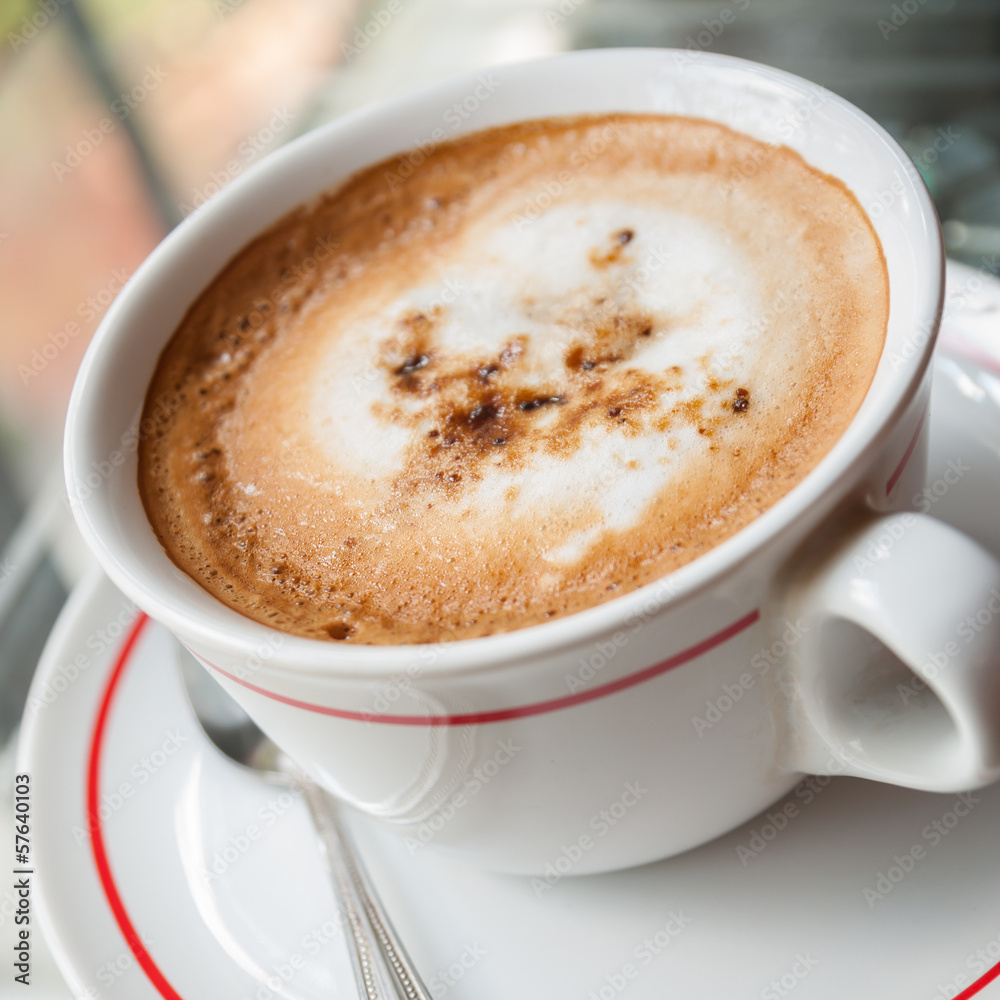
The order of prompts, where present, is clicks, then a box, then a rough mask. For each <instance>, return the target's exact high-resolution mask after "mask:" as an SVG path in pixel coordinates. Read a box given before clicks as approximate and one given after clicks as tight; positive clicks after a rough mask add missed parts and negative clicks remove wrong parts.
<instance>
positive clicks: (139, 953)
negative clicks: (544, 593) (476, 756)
mask: <svg viewBox="0 0 1000 1000" xmlns="http://www.w3.org/2000/svg"><path fill="white" fill-rule="evenodd" d="M918 433H919V431H918ZM752 614H753V615H754V616H756V617H754V619H753V620H754V621H756V620H757V617H759V613H758V612H756V611H754V612H752ZM749 617H751V616H750V615H748V616H747V618H749ZM740 621H741V622H742V621H745V619H740ZM148 623H149V618H148V617H147V616H146V615H145V614H142V613H140V615H139V618H138V619H137V620H136V623H135V625H134V626H133V628H132V631H131V632H130V633H129V634H128V636H127V637H126V639H125V642H124V643H123V645H122V648H121V652H120V653H119V654H118V659H117V660H116V661H115V666H114V668H113V669H112V671H111V675H110V677H109V678H108V683H107V685H106V687H105V689H104V695H103V697H102V699H101V706H100V708H99V709H98V713H97V721H96V722H95V724H94V731H93V736H92V737H91V742H90V752H89V755H88V766H87V813H88V819H89V827H90V839H91V845H92V847H93V854H94V863H95V865H96V866H97V873H98V876H99V877H100V881H101V888H102V889H103V890H104V895H105V897H106V898H107V900H108V905H109V906H110V907H111V912H112V913H113V914H114V917H115V920H116V921H117V923H118V926H119V928H120V929H121V932H122V934H123V935H124V936H125V941H126V944H127V945H128V947H129V950H130V951H131V952H132V955H133V956H134V957H135V960H136V961H137V962H138V963H139V966H140V967H141V968H142V970H143V972H145V973H146V976H147V977H148V978H149V981H150V982H151V983H152V984H153V986H154V987H155V988H156V989H157V991H158V992H159V994H160V996H162V997H164V998H166V1000H183V998H182V997H181V996H180V995H179V994H178V993H177V991H176V990H175V989H174V988H173V987H172V986H171V985H170V983H169V982H168V981H167V979H166V977H165V976H164V975H163V973H162V972H161V971H160V969H159V968H158V966H157V965H156V963H155V962H154V961H153V959H152V957H151V956H150V954H149V952H148V951H147V950H146V948H145V946H144V945H143V943H142V941H141V940H140V939H139V935H138V934H137V933H136V930H135V926H134V925H133V923H132V920H131V918H130V917H129V915H128V911H127V910H126V909H125V904H124V903H123V902H122V898H121V893H120V892H119V891H118V886H117V885H116V883H115V880H114V875H113V874H112V872H111V865H110V864H109V862H108V856H107V851H106V849H105V845H104V833H103V830H102V828H101V818H100V813H99V812H98V804H99V802H100V766H101V752H102V749H103V745H104V736H105V732H106V729H107V723H108V714H109V711H110V708H111V702H112V700H113V699H114V696H115V693H116V692H117V688H118V684H119V683H120V682H121V679H122V677H123V676H124V673H125V670H126V669H127V668H128V666H129V664H130V663H131V658H132V653H133V652H134V650H135V646H136V644H137V642H138V640H139V637H140V635H141V634H142V631H143V629H144V628H145V626H146V625H147V624H148ZM737 624H739V623H738V622H734V623H733V625H732V626H730V628H733V627H734V626H735V625H737ZM751 624H752V623H751ZM743 627H744V628H746V625H744V626H743ZM720 634H721V633H720ZM731 634H735V633H731ZM713 638H715V637H713ZM727 638H728V636H727ZM705 641H706V642H709V641H711V640H705ZM722 641H725V640H722ZM696 648H697V647H692V649H696ZM685 652H687V651H685ZM682 655H684V654H682V653H679V654H678V656H682ZM695 655H697V654H695ZM664 663H670V661H669V660H665V661H664ZM676 665H677V664H674V666H676ZM657 666H662V664H657ZM649 669H650V670H652V669H654V668H652V667H651V668H649ZM665 669H666V670H669V669H670V667H666V668H665ZM661 672H662V671H661ZM220 673H221V671H220ZM643 673H645V671H643ZM636 676H637V675H635V674H633V675H631V677H636ZM629 679H631V678H626V680H629ZM616 683H617V682H616ZM635 683H640V682H639V681H635ZM604 686H605V687H607V686H608V685H604ZM619 690H620V688H619ZM265 693H266V692H265ZM539 704H545V703H544V702H541V703H539ZM532 714H534V713H532ZM997 977H1000V962H998V963H997V964H996V965H994V966H993V968H992V969H990V970H989V971H988V972H985V973H984V974H983V975H982V976H980V977H979V979H977V980H976V981H975V982H974V983H973V984H972V985H971V986H969V987H967V988H966V989H964V990H963V991H962V992H961V993H959V994H958V995H957V996H956V997H955V998H954V1000H972V998H973V997H974V996H976V995H977V994H978V993H980V992H981V991H982V990H983V989H985V987H987V986H988V985H989V984H990V983H992V982H993V980H994V979H996V978H997Z"/></svg>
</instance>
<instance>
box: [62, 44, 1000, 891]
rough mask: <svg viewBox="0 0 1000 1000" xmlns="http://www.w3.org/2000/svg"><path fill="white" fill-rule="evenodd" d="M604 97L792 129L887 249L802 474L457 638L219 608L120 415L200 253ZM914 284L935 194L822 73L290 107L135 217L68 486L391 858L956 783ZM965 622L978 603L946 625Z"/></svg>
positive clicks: (972, 595) (130, 587)
mask: <svg viewBox="0 0 1000 1000" xmlns="http://www.w3.org/2000/svg"><path fill="white" fill-rule="evenodd" d="M610 111H625V112H663V113H671V114H684V115H691V116H695V117H699V118H707V119H712V120H714V121H719V122H723V123H724V124H726V125H729V126H731V127H733V128H735V129H738V130H740V131H743V132H746V133H749V134H751V135H753V136H756V137H758V138H760V139H763V140H766V141H772V142H778V143H782V144H785V145H788V146H790V147H792V148H793V149H795V150H797V151H798V152H800V153H801V154H802V155H803V156H804V157H805V159H806V160H807V161H809V162H810V163H811V164H813V165H814V166H816V167H818V168H819V169H821V170H823V171H826V172H828V173H830V174H833V175H834V176H836V177H839V178H841V179H842V180H843V181H844V182H845V183H846V184H847V185H848V187H850V188H851V189H852V190H853V191H854V193H855V194H856V196H857V197H858V199H859V200H860V202H861V204H862V205H863V206H865V207H866V209H867V210H868V211H869V214H870V215H871V217H872V221H873V223H874V225H875V228H876V230H877V231H878V235H879V238H880V239H881V241H882V246H883V248H884V251H885V256H886V260H887V263H888V270H889V283H890V299H891V307H890V316H889V325H888V335H887V341H886V347H885V351H884V354H883V357H882V359H881V361H880V363H879V366H878V370H877V372H876V374H875V378H874V381H873V383H872V386H871V389H870V391H869V393H868V395H867V397H866V399H865V401H864V403H863V405H862V407H861V409H860V411H859V412H858V414H857V416H856V417H855V419H854V421H853V422H852V423H851V425H850V427H849V428H848V429H847V431H846V432H845V433H844V435H843V436H842V437H841V438H840V440H838V441H837V443H836V444H835V445H834V447H833V448H832V450H831V451H830V452H829V454H828V455H827V456H826V457H825V458H824V459H823V460H822V462H820V464H819V465H818V466H817V467H816V469H815V470H814V471H812V472H811V473H810V474H809V475H808V476H807V477H806V478H805V479H804V480H803V481H802V482H801V483H799V485H797V486H796V487H795V488H794V489H793V490H792V491H791V492H790V493H789V494H788V495H787V496H785V497H784V498H782V499H781V500H779V501H778V502H777V503H776V504H775V505H774V506H773V507H772V508H770V509H769V510H768V511H767V512H765V513H764V514H763V515H761V516H760V517H759V518H758V519H757V520H756V521H754V522H753V523H752V524H750V525H749V526H748V527H746V528H744V529H743V530H742V531H740V532H739V533H738V534H736V535H735V536H734V537H732V538H729V539H728V540H726V541H724V542H722V543H721V544H719V545H718V546H716V547H715V548H714V549H712V550H711V551H710V552H708V553H707V554H705V555H703V556H701V557H700V558H699V559H697V560H696V561H694V562H692V563H690V564H689V565H687V566H684V567H683V568H681V569H679V570H677V571H676V572H675V573H673V574H671V575H670V576H668V577H666V578H664V579H663V580H661V581H659V582H658V583H656V584H653V585H650V586H647V587H644V588H643V589H641V590H638V591H635V592H633V593H630V594H627V595H625V596H623V597H620V598H618V599H616V600H613V601H610V602H608V603H606V604H603V605H601V606H599V607H596V608H593V609H590V610H587V611H583V612H580V613H578V614H574V615H570V616H567V617H564V618H561V619H557V620H554V621H552V622H549V623H546V624H543V625H536V626H532V627H530V628H525V629H522V630H520V631H515V632H510V633H507V634H502V635H496V636H489V637H485V638H476V639H466V640H460V641H457V642H451V643H444V644H439V645H432V646H403V647H400V646H386V647H354V646H350V645H346V644H344V645H341V644H336V643H329V642H319V641H315V640H308V639H302V638H298V637H293V636H289V635H284V634H281V633H279V632H276V631H274V630H272V629H269V628H267V627H265V626H263V625H260V624H257V623H256V622H253V621H251V620H250V619H248V618H245V617H242V616H241V615H239V614H238V613H237V612H235V611H233V610H230V609H229V608H228V607H225V606H224V605H222V604H221V603H220V602H218V601H217V600H216V599H215V598H213V597H211V596H209V595H208V594H207V593H206V592H205V591H204V590H203V589H202V588H201V587H200V586H199V585H198V584H197V583H195V582H194V580H192V579H191V578H189V577H188V576H186V575H185V574H184V573H183V572H181V571H180V570H179V569H178V568H177V567H176V566H175V565H174V564H173V563H172V562H171V561H170V559H169V558H168V557H167V555H166V554H165V552H164V551H163V549H162V548H161V547H160V545H159V543H158V541H157V539H156V537H155V535H154V534H153V532H152V530H151V529H150V526H149V524H148V522H147V520H146V516H145V514H144V512H143V508H142V504H141V502H140V498H139V494H138V489H137V485H136V446H137V442H138V440H139V438H140V435H141V434H142V433H143V428H142V426H141V425H140V424H139V415H140V412H141V406H142V402H143V397H144V394H145V391H146V386H147V384H148V382H149V380H150V377H151V376H152V373H153V369H154V366H155V364H156V360H157V357H158V356H159V354H160V351H161V350H162V348H163V346H164V345H165V343H166V341H167V340H168V338H169V337H170V335H171V334H172V333H173V331H174V330H175V329H176V327H177V325H178V324H179V323H180V321H181V319H182V318H183V316H184V314H185V312H186V311H187V309H188V307H189V305H190V304H191V303H192V302H193V301H194V300H195V298H196V297H197V296H198V295H199V293H200V292H201V291H202V290H203V289H204V288H205V287H206V285H207V284H208V283H209V282H210V281H211V280H212V278H213V276H214V275H215V274H216V273H217V272H218V271H219V270H220V269H221V268H222V266H223V265H224V264H225V263H226V262H227V261H228V260H229V259H230V258H231V257H232V256H233V255H234V254H235V253H236V252H237V251H238V250H239V249H240V248H241V247H242V246H243V245H245V244H246V243H247V242H248V241H249V240H250V239H251V238H252V237H253V236H254V235H255V234H257V233H258V232H260V231H261V230H263V229H264V228H266V227H267V226H268V225H269V224H271V223H272V222H274V221H276V220H277V219H278V218H280V217H281V216H282V215H284V214H285V213H286V212H288V211H289V210H290V209H292V208H294V207H295V206H296V205H298V204H299V203H300V202H302V201H304V200H306V199H308V198H310V197H311V196H313V195H314V194H316V193H317V192H320V191H323V190H328V189H330V188H333V187H335V186H336V185H337V184H338V182H339V181H341V180H342V179H343V178H346V177H347V176H348V175H350V174H351V173H353V172H354V171H356V170H358V169H359V168H361V167H364V166H366V165H368V164H371V163H374V162H377V161H379V160H381V159H383V158H386V157H388V156H390V155H393V154H396V153H400V152H402V151H404V150H407V149H416V150H418V151H417V152H415V153H414V161H416V160H419V158H420V157H421V155H422V154H421V153H420V152H419V149H420V147H421V146H423V147H425V148H426V145H427V144H429V143H432V142H437V141H440V140H442V139H447V138H450V137H452V136H455V135H459V134H463V133H466V132H470V131H476V130H479V129H482V128H486V127H488V126H493V125H499V124H502V123H507V122H513V121H518V120H525V119H531V118H541V117H548V116H558V115H575V114H581V113H600V112H610ZM745 169H746V171H747V172H751V171H753V170H755V169H757V165H756V164H755V163H747V164H746V165H745ZM733 180H734V182H737V183H738V180H739V178H738V177H736V178H734V179H733ZM942 289H943V255H942V247H941V239H940V231H939V226H938V222H937V218H936V216H935V213H934V209H933V207H932V205H931V202H930V200H929V198H928V195H927V192H926V190H925V189H924V187H923V185H922V183H921V182H920V180H919V178H918V177H917V175H916V172H915V170H914V169H913V167H912V165H911V164H910V162H909V160H908V159H907V157H906V155H905V154H904V153H903V152H902V151H901V150H900V148H899V147H898V146H897V145H896V144H895V143H894V142H893V141H892V139H891V138H890V137H889V136H888V135H887V134H886V133H885V132H884V131H883V130H882V129H881V128H880V127H879V126H878V125H876V124H875V123H874V122H873V121H872V120H871V119H869V118H868V117H867V116H865V115H864V114H862V113H861V112H860V111H858V110H857V109H856V108H854V107H852V106H851V105H850V104H848V103H847V102H845V101H843V100H841V99H840V98H838V97H836V96H835V95H833V94H831V93H829V92H828V91H825V90H823V89H822V88H820V87H817V86H815V85H813V84H811V83H808V82H806V81H804V80H801V79H798V78H797V77H794V76H790V75H788V74H786V73H782V72H779V71H777V70H774V69H770V68H767V67H764V66H759V65H755V64H753V63H749V62H745V61H743V60H739V59H732V58H727V57H722V56H714V55H709V54H698V53H691V52H680V51H664V50H645V49H644V50H623V51H614V50H604V51H596V52H580V53H574V54H571V55H566V56H561V57H558V58H554V59H547V60H543V61H539V62H533V63H525V64H520V65H513V66H504V67H501V68H496V69H490V70H486V71H483V72H482V73H480V74H473V75H467V76H462V77H457V78H455V79H451V80H448V81H446V82H444V83H441V84H437V85H435V86H432V87H430V88H427V89H425V90H422V91H420V92H418V93H415V94H412V95H409V96H407V97H403V98H400V99H398V100H394V101H391V102H389V103H386V104H382V105H379V106H376V107H373V108H368V109H364V110H362V111H360V112H357V113H355V114H352V115H348V116H347V117H345V118H342V119H341V120H339V121H337V122H334V123H332V124H330V125H328V126H325V127H323V128H320V129H317V130H316V131H314V132H311V133H309V134H308V135H306V136H304V137H302V138H300V139H298V140H296V141H295V142H292V143H291V144H289V145H288V146H286V147H285V148H283V149H282V150H280V151H279V152H277V153H275V154H274V155H272V156H270V157H268V158H267V160H266V161H264V162H262V163H261V164H260V165H259V166H257V167H255V168H254V169H253V170H250V171H248V172H247V173H246V174H244V175H243V176H242V177H240V178H239V179H237V180H236V181H234V182H233V183H232V184H231V185H230V186H229V187H227V188H226V189H225V190H224V191H223V192H221V193H220V194H219V195H218V196H217V197H215V198H213V199H212V200H211V201H210V202H209V203H208V204H207V205H206V206H205V207H204V208H203V209H201V210H199V211H198V212H196V213H195V214H194V215H193V216H192V217H190V218H189V219H187V220H186V221H185V222H184V223H183V224H182V225H181V226H179V227H178V228H177V229H176V230H175V231H174V232H172V233H171V234H170V235H169V236H168V237H167V238H166V239H165V240H164V241H163V243H162V244H161V245H160V246H159V247H158V248H157V249H156V250H155V251H154V252H153V254H151V255H150V257H149V259H148V260H147V261H146V262H145V263H144V264H143V266H142V267H141V268H140V269H139V271H138V272H137V273H136V274H135V276H134V277H133V278H132V280H131V281H130V282H129V283H128V286H127V287H126V288H125V290H124V291H123V292H122V294H121V295H120V296H119V297H118V299H117V300H116V301H115V303H114V305H113V306H112V307H111V309H110V310H109V312H108V314H107V316H106V318H105V320H104V323H103V325H102V326H101V328H100V330H99V331H98V333H97V335H96V337H95V338H94V342H93V343H92V345H91V347H90V350H89V352H88V354H87V357H86V359H85V361H84V363H83V366H82V368H81V371H80V375H79V378H78V381H77V384H76V388H75V391H74V394H73V399H72V403H71V406H70V413H69V420H68V426H67V435H66V474H67V480H68V488H69V495H70V498H71V503H72V506H73V509H74V511H75V513H76V516H77V520H78V523H79V525H80V528H81V529H82V531H83V533H84V535H85V537H86V539H87V541H88V542H89V544H90V546H91V547H92V548H93V550H94V552H95V553H96V555H97V557H98V558H99V559H100V561H101V563H102V565H103V566H104V568H105V569H106V571H107V572H108V574H109V575H110V576H111V578H112V579H113V580H114V582H115V583H116V584H117V585H118V586H119V587H120V588H121V589H122V590H123V591H124V592H125V593H126V594H127V595H128V596H129V597H131V598H132V599H133V600H134V601H135V602H136V603H137V604H138V605H139V606H140V607H141V608H143V609H144V610H145V611H147V612H148V613H149V614H150V615H151V616H152V617H153V618H154V619H156V620H157V621H159V622H162V623H163V624H165V625H166V626H167V628H169V629H170V630H172V631H173V632H174V633H175V634H176V635H177V636H178V638H179V639H180V640H181V641H182V642H183V643H184V644H185V645H187V646H188V648H190V649H191V650H192V651H193V652H194V653H195V654H196V655H197V656H198V657H199V658H200V659H201V660H202V661H203V662H204V663H205V664H207V665H209V668H210V669H211V671H212V672H213V673H214V674H215V676H216V677H217V678H219V679H220V681H221V683H222V684H223V686H224V687H225V688H226V689H227V690H228V691H229V692H230V693H231V694H232V695H233V696H234V697H235V698H236V699H237V700H238V701H239V702H240V703H241V704H242V705H243V706H244V707H245V708H246V710H247V711H248V712H249V713H250V714H251V715H252V716H253V717H254V718H255V719H256V720H257V721H258V722H259V724H260V725H261V726H262V728H263V729H265V730H266V731H267V732H268V733H269V734H270V735H271V736H272V737H273V738H274V739H275V740H276V741H277V742H278V743H279V744H280V745H281V746H283V747H284V748H285V749H286V750H288V751H289V753H290V754H291V755H292V756H294V757H295V758H296V759H297V760H298V761H299V762H300V763H301V764H302V765H303V766H304V767H305V768H306V769H307V770H308V771H309V772H310V773H311V774H312V775H313V776H314V777H315V778H316V779H318V780H319V781H320V782H322V783H323V784H324V785H326V786H327V787H328V788H329V789H330V790H331V791H333V792H334V793H336V794H337V795H338V796H340V797H341V798H342V799H343V800H344V801H345V802H348V803H350V804H351V805H353V806H355V807H356V808H357V809H359V810H361V811H362V812H363V813H366V814H369V815H371V816H376V817H380V818H382V819H383V820H384V821H386V822H387V823H390V824H392V825H394V826H395V827H396V828H398V830H399V831H400V832H401V833H402V834H403V835H404V836H405V837H406V838H407V844H408V845H409V847H410V849H411V850H412V851H414V852H416V851H418V850H423V849H425V848H440V849H443V850H447V851H450V852H452V853H455V854H458V855H460V856H462V857H465V858H468V859H470V860H472V861H474V862H476V863H478V864H481V865H484V866H488V867H492V868H497V869H502V870H507V871H514V872H524V873H544V878H545V879H547V880H548V881H549V883H551V881H552V880H553V879H555V878H558V877H562V875H564V874H568V873H583V872H593V871H602V870H607V869H614V868H620V867H624V866H627V865H634V864H638V863H641V862H645V861H649V860H652V859H654V858H660V857H664V856H666V855H669V854H672V853H675V852H678V851H683V850H685V849H686V848H689V847H693V846H695V845H696V844H699V843H701V842H703V841H705V840H708V839H710V838H712V837H714V836H716V835H718V834H721V833H723V832H725V831H726V830H728V829H730V828H732V827H734V826H736V825H738V824H739V823H741V822H743V821H745V820H747V819H748V818H750V817H752V816H753V815H754V814H755V813H757V812H759V811H760V810H762V809H765V808H766V807H767V806H768V805H770V804H771V803H773V802H774V801H775V800H776V799H778V798H779V797H780V796H782V795H783V794H784V793H785V792H787V791H788V790H789V789H790V788H792V787H793V786H794V785H795V784H796V782H797V781H799V780H800V778H801V777H802V774H803V773H804V772H817V773H833V774H848V775H858V776H863V777H867V778H875V779H878V780H881V781H888V782H893V783H895V784H900V785H906V786H909V787H913V788H922V789H928V790H931V791H939V792H944V791H956V790H960V789H968V788H972V787H975V786H979V785H982V784H985V783H987V782H990V781H992V780H994V779H995V778H996V777H998V776H1000V669H998V668H1000V616H997V615H996V611H997V610H998V609H1000V565H998V564H997V562H996V561H995V560H994V559H993V558H992V557H991V556H990V555H988V554H987V553H986V552H985V551H983V550H982V549H981V548H980V547H978V546H977V545H976V544H975V543H973V542H972V541H970V540H969V539H967V538H966V537H965V536H963V535H961V534H960V533H958V532H957V531H955V530H953V529H952V528H950V527H948V526H946V525H944V524H942V523H941V522H938V521H935V520H934V519H932V518H929V517H927V516H925V515H923V514H921V513H912V511H913V510H914V508H915V507H917V506H919V503H918V500H917V496H918V494H919V493H920V490H921V489H922V487H923V476H924V469H925V450H926V448H925V444H926V434H927V431H926V423H925V416H926V412H927V405H928V397H929V389H930V384H929V377H930V372H929V366H928V362H929V359H930V357H931V351H932V348H933V342H934V336H935V334H936V331H937V324H938V321H939V314H940V308H941V300H942ZM969 616H972V619H971V620H973V621H975V622H976V623H977V624H976V628H974V629H973V628H968V627H966V628H965V629H963V628H962V622H963V621H968V620H970V619H969ZM977 616H978V617H977ZM983 621H985V624H979V623H981V622H983Z"/></svg>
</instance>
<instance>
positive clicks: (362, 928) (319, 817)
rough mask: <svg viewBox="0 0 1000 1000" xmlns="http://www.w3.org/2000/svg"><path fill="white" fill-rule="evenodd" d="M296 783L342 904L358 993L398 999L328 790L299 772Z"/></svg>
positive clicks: (376, 999)
mask: <svg viewBox="0 0 1000 1000" xmlns="http://www.w3.org/2000/svg"><path fill="white" fill-rule="evenodd" d="M297 783H298V784H299V787H300V788H301V789H302V793H303V796H304V797H305V800H306V804H307V805H308V806H309V812H310V813H311V814H312V818H313V823H314V825H315V827H316V830H317V832H318V833H319V839H320V844H321V845H322V851H323V855H324V858H325V860H326V865H327V868H328V869H329V872H330V875H331V876H332V877H333V888H334V893H335V895H336V897H337V902H338V903H340V905H341V907H342V908H343V913H344V918H345V928H344V929H345V931H346V937H347V944H348V950H349V951H350V953H351V964H352V966H353V967H354V978H355V980H356V982H357V986H358V992H359V995H360V997H361V998H362V1000H399V994H398V992H397V991H396V990H395V989H393V988H392V987H387V985H386V982H385V975H384V972H383V970H382V968H381V963H380V962H379V960H378V954H377V945H376V942H375V941H373V938H372V935H371V930H370V928H369V925H368V920H367V918H366V916H365V911H364V909H363V907H362V905H361V902H360V900H359V899H358V897H357V892H356V890H355V888H354V882H353V880H352V878H351V875H350V871H349V869H348V866H347V864H346V862H345V854H344V842H343V840H342V839H341V837H340V835H339V832H338V830H337V827H336V821H335V820H334V818H333V815H332V810H331V809H330V807H329V805H328V803H327V802H326V801H325V798H326V796H325V793H324V792H323V791H321V789H320V788H319V786H318V785H316V784H314V783H313V782H312V781H310V780H309V779H308V778H305V777H304V776H299V777H298V779H297ZM390 990H391V992H390Z"/></svg>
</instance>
